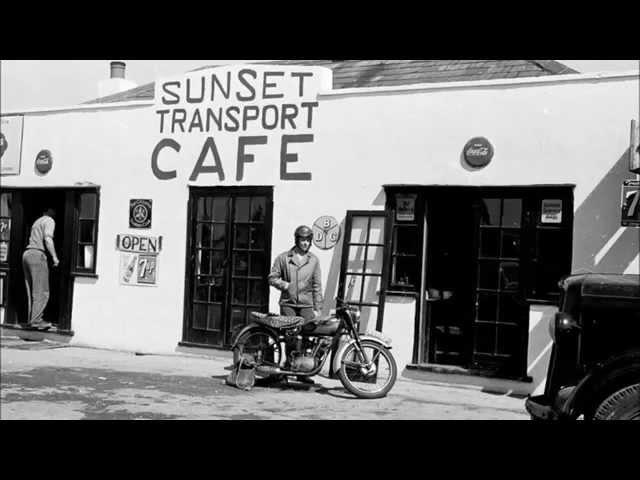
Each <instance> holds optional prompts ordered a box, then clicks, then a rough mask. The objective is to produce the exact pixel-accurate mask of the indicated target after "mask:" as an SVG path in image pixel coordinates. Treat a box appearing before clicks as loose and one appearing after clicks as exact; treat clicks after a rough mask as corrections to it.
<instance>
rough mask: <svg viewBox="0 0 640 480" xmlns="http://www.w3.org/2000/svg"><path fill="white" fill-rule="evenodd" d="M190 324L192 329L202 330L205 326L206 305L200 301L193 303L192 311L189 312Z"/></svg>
mask: <svg viewBox="0 0 640 480" xmlns="http://www.w3.org/2000/svg"><path fill="white" fill-rule="evenodd" d="M191 325H193V328H194V329H198V330H204V329H205V328H207V305H206V304H202V303H194V304H193V313H192V314H191Z"/></svg>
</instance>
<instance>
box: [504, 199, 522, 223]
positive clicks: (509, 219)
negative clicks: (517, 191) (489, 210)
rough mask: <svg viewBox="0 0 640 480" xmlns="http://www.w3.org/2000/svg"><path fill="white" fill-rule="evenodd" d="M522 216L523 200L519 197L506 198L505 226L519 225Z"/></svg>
mask: <svg viewBox="0 0 640 480" xmlns="http://www.w3.org/2000/svg"><path fill="white" fill-rule="evenodd" d="M521 218H522V200H521V199H519V198H505V199H504V207H503V212H502V226H503V227H519V226H520V219H521Z"/></svg>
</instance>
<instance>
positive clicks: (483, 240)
mask: <svg viewBox="0 0 640 480" xmlns="http://www.w3.org/2000/svg"><path fill="white" fill-rule="evenodd" d="M499 238H500V230H499V229H495V228H481V229H480V256H481V257H491V258H495V257H497V256H498V255H499V251H498V247H499V244H498V241H499Z"/></svg>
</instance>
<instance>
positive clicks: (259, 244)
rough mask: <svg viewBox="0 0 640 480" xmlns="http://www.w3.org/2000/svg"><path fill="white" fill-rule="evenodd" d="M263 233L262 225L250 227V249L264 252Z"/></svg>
mask: <svg viewBox="0 0 640 480" xmlns="http://www.w3.org/2000/svg"><path fill="white" fill-rule="evenodd" d="M265 240H266V239H265V231H264V226H263V225H254V226H252V227H251V248H252V249H255V250H264V248H265V243H266V242H265Z"/></svg>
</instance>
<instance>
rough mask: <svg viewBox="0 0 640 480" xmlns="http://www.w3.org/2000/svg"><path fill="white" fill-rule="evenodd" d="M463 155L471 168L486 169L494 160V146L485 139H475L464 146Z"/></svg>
mask: <svg viewBox="0 0 640 480" xmlns="http://www.w3.org/2000/svg"><path fill="white" fill-rule="evenodd" d="M462 155H463V156H464V161H465V162H467V164H468V165H469V166H470V167H473V168H482V167H486V166H487V165H489V162H490V161H491V159H492V158H493V146H492V145H491V143H490V142H489V140H487V139H486V138H484V137H474V138H472V139H471V140H469V141H468V142H467V144H466V145H465V146H464V150H463V151H462Z"/></svg>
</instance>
